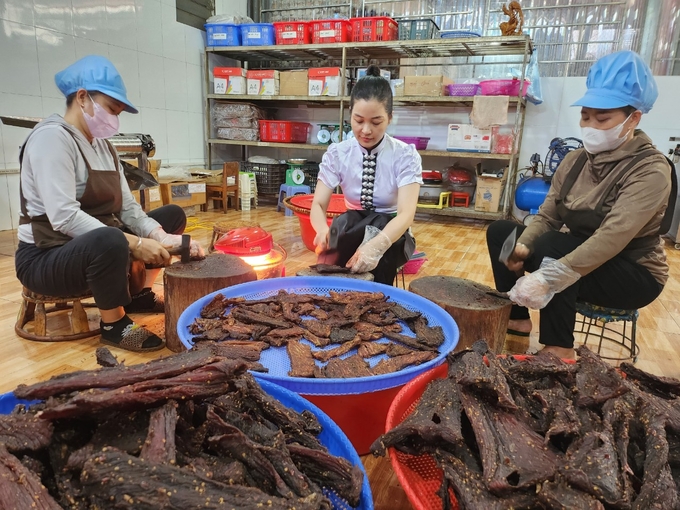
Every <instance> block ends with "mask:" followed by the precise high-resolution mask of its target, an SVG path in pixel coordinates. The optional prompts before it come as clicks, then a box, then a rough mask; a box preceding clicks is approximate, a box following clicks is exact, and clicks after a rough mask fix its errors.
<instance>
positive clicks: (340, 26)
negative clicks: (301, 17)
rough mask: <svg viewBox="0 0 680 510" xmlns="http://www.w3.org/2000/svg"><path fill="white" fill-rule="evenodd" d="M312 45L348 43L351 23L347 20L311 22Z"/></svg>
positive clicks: (350, 34)
mask: <svg viewBox="0 0 680 510" xmlns="http://www.w3.org/2000/svg"><path fill="white" fill-rule="evenodd" d="M310 25H312V43H314V44H321V43H335V42H350V41H351V40H352V23H351V22H350V21H349V20H347V19H325V20H317V21H311V22H310Z"/></svg>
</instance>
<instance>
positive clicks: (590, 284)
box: [486, 220, 663, 347]
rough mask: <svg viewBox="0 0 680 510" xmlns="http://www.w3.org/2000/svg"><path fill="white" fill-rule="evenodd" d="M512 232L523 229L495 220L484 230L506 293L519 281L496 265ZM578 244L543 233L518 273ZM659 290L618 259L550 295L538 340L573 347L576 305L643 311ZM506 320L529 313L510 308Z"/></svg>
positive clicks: (640, 272)
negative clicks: (589, 304) (584, 304)
mask: <svg viewBox="0 0 680 510" xmlns="http://www.w3.org/2000/svg"><path fill="white" fill-rule="evenodd" d="M515 227H517V231H518V232H519V233H521V232H523V231H524V228H525V227H524V226H523V225H518V224H517V223H515V222H512V221H506V220H499V221H495V222H493V223H492V224H491V225H489V228H488V230H487V231H486V242H487V246H488V248H489V256H490V257H491V268H492V270H493V277H494V281H495V282H496V289H498V290H499V291H503V292H507V291H509V290H510V289H511V288H512V287H513V286H514V285H515V283H516V282H517V280H518V279H519V276H518V275H517V274H515V273H514V272H512V271H510V270H509V269H508V268H507V267H505V264H503V263H501V262H499V261H498V256H499V255H500V251H501V246H502V245H503V241H505V239H506V238H507V237H508V236H509V235H510V232H512V229H513V228H515ZM583 242H585V239H583V238H578V237H575V236H573V235H571V234H567V233H562V232H554V231H553V232H547V233H545V234H543V235H542V236H540V237H539V238H538V239H536V242H535V243H534V249H533V252H532V253H531V254H530V255H529V257H528V258H527V259H526V260H525V261H524V269H525V270H526V271H529V272H533V271H535V270H537V269H538V268H539V267H540V266H541V261H542V260H543V257H551V258H554V259H556V260H557V259H560V258H562V257H563V256H565V255H566V254H568V253H571V252H572V251H574V250H575V249H576V248H577V247H578V246H580V245H581V244H582V243H583ZM662 290H663V285H661V284H660V283H659V282H657V281H656V280H655V279H654V277H653V276H652V274H651V273H650V272H649V271H648V270H647V269H646V268H645V267H643V266H641V265H640V264H637V263H635V262H633V261H632V260H630V259H628V258H627V257H626V256H625V255H621V254H619V255H617V256H616V257H614V258H613V259H611V260H608V261H607V262H605V263H604V264H603V265H601V266H600V267H598V268H597V269H596V270H595V271H593V272H592V273H589V274H587V275H586V276H584V277H582V278H580V279H579V280H578V281H577V282H576V283H575V284H574V285H572V286H571V287H568V288H567V289H565V290H563V291H562V292H560V293H558V294H555V297H553V298H552V299H551V300H550V302H549V303H548V305H547V306H546V307H545V308H544V309H542V310H541V311H540V338H539V341H540V343H542V344H544V345H554V346H558V347H573V346H574V323H575V321H576V302H577V301H579V302H587V303H591V304H593V305H599V306H605V307H609V308H622V309H626V310H633V309H638V308H642V307H643V306H647V305H648V304H649V303H651V302H652V301H654V300H655V299H656V298H657V297H658V296H659V294H661V291H662ZM510 318H511V319H519V320H521V319H528V318H529V310H527V309H526V308H524V307H521V306H518V305H513V307H512V312H511V314H510Z"/></svg>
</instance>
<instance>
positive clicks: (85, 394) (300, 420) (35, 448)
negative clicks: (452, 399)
mask: <svg viewBox="0 0 680 510" xmlns="http://www.w3.org/2000/svg"><path fill="white" fill-rule="evenodd" d="M240 349H241V348H240V347H239V346H236V347H234V348H232V347H231V346H225V345H219V346H216V345H208V344H206V345H204V346H203V347H202V348H198V349H194V350H192V351H189V352H185V353H182V354H177V355H173V356H169V357H167V358H162V359H159V360H155V361H151V362H149V363H146V364H143V365H134V366H124V365H120V364H117V362H116V361H115V359H113V358H112V356H110V355H105V356H102V358H101V359H102V363H104V364H105V365H106V367H105V368H101V369H99V370H91V371H82V372H74V373H70V374H65V375H61V376H57V377H54V378H52V379H51V380H49V381H47V382H42V383H39V384H34V385H32V386H25V385H21V386H19V387H18V388H17V389H16V390H15V391H14V394H15V396H16V397H17V398H20V399H29V400H33V399H37V400H41V401H43V402H41V403H39V404H36V405H32V406H30V408H28V409H26V408H25V407H24V406H23V405H19V406H17V408H15V410H14V411H13V412H12V413H11V414H9V415H2V416H0V508H2V509H5V508H6V509H29V508H36V509H47V510H51V509H60V508H70V509H79V510H80V509H82V510H84V509H95V508H96V509H106V508H135V509H163V508H168V509H169V508H172V509H182V510H188V509H193V508H251V509H257V508H269V509H277V508H279V509H284V508H285V509H290V508H296V509H310V510H311V509H330V508H331V507H332V504H331V500H329V498H331V499H333V500H335V501H336V502H337V501H339V500H338V498H342V500H344V501H343V505H347V504H350V505H352V506H356V505H357V504H358V503H359V501H360V496H361V489H362V482H363V473H362V471H361V469H360V468H359V467H357V466H353V465H352V464H351V463H350V462H349V461H347V460H345V459H343V458H340V457H336V456H334V455H331V454H330V453H329V452H328V451H327V449H326V448H325V447H324V446H323V445H322V444H321V443H320V441H319V439H318V437H317V436H318V435H319V433H320V432H321V425H320V424H319V422H318V420H317V418H316V416H315V415H314V414H312V413H311V412H310V411H304V412H302V413H297V412H295V411H293V410H291V409H289V408H287V407H285V406H283V405H282V404H281V403H280V402H278V401H277V400H275V399H274V398H272V397H270V396H269V395H267V394H266V393H265V392H264V391H262V389H261V388H260V386H259V385H258V384H257V382H255V380H254V379H253V378H252V376H251V375H250V374H248V373H247V372H246V370H247V369H248V368H249V364H248V362H247V361H244V360H243V359H233V358H234V357H237V356H238V354H237V353H238V352H239V350H240ZM230 358H231V359H230ZM98 359H99V357H98Z"/></svg>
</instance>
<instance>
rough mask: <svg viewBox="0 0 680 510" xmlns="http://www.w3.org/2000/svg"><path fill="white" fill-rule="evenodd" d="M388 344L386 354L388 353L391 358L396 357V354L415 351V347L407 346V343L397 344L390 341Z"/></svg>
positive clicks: (401, 354) (400, 354)
mask: <svg viewBox="0 0 680 510" xmlns="http://www.w3.org/2000/svg"><path fill="white" fill-rule="evenodd" d="M386 345H387V350H386V351H385V354H387V355H388V356H389V357H390V358H394V357H395V356H403V355H404V354H410V353H412V352H413V349H411V348H410V347H406V346H405V345H401V344H395V343H394V342H389V343H387V344H386Z"/></svg>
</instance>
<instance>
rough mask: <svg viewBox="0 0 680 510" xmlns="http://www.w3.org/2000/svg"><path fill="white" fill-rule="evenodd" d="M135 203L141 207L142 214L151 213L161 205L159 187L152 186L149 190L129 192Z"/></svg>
mask: <svg viewBox="0 0 680 510" xmlns="http://www.w3.org/2000/svg"><path fill="white" fill-rule="evenodd" d="M130 193H132V196H133V197H135V201H136V202H137V203H138V204H139V205H141V206H142V210H143V211H144V212H149V211H153V210H154V209H158V208H159V207H161V206H162V205H163V200H162V198H161V187H160V186H153V187H151V188H144V189H141V190H132V191H130Z"/></svg>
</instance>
